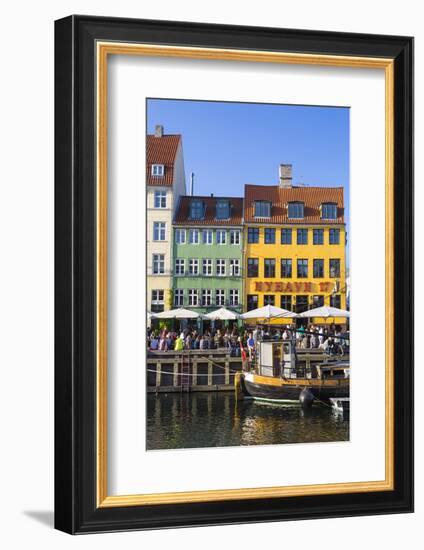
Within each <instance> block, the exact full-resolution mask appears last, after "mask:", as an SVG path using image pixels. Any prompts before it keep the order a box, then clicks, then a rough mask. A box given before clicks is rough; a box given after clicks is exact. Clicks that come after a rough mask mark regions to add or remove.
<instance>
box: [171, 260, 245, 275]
mask: <svg viewBox="0 0 424 550" xmlns="http://www.w3.org/2000/svg"><path fill="white" fill-rule="evenodd" d="M227 261H228V263H229V271H228V275H229V276H230V277H240V273H241V271H240V260H238V259H230V260H225V259H224V258H220V259H216V260H215V275H217V276H218V277H224V276H225V275H227ZM187 263H188V270H187V271H186V260H185V258H176V260H175V270H174V273H175V275H177V276H182V275H200V274H201V275H205V276H209V277H211V276H212V275H213V274H214V273H213V260H212V259H210V258H203V259H202V260H199V259H197V258H190V259H189V260H188V261H187ZM200 266H201V267H202V271H201V272H200Z"/></svg>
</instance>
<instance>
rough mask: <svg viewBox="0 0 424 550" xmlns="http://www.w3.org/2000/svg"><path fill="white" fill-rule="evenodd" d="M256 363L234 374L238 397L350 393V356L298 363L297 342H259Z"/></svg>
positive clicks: (307, 400)
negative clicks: (250, 367)
mask: <svg viewBox="0 0 424 550" xmlns="http://www.w3.org/2000/svg"><path fill="white" fill-rule="evenodd" d="M257 347H258V356H257V357H258V358H257V363H256V366H255V368H254V369H253V370H251V371H250V372H242V373H238V374H237V375H236V377H235V387H236V392H237V395H238V396H239V397H243V398H253V399H256V400H262V401H268V402H274V403H299V402H300V404H301V405H303V406H309V405H311V404H312V403H313V402H314V401H318V402H320V401H321V402H326V403H329V402H330V399H332V398H345V397H349V375H350V367H349V361H348V360H337V359H333V360H331V359H329V360H327V361H325V362H323V363H321V364H318V365H314V366H312V367H309V368H307V367H299V365H298V361H297V356H296V348H295V344H294V342H287V341H286V342H274V341H265V342H258V344H257Z"/></svg>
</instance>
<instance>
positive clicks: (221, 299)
mask: <svg viewBox="0 0 424 550" xmlns="http://www.w3.org/2000/svg"><path fill="white" fill-rule="evenodd" d="M218 293H219V295H218ZM215 305H216V306H221V307H222V306H225V289H223V288H216V289H215Z"/></svg>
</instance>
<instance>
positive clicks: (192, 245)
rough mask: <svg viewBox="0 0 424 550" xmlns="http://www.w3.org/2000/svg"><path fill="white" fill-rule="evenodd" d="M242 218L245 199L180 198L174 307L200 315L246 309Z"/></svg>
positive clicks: (175, 254) (176, 222)
mask: <svg viewBox="0 0 424 550" xmlns="http://www.w3.org/2000/svg"><path fill="white" fill-rule="evenodd" d="M242 220H243V199H241V198H234V197H213V196H211V197H198V196H185V197H181V198H180V203H179V206H178V209H177V212H176V216H175V219H174V245H173V259H174V265H173V306H174V307H186V308H189V309H193V310H194V311H197V312H199V313H208V312H210V311H213V310H215V309H218V308H220V307H226V308H228V309H230V310H233V311H236V312H242V311H243V310H244V304H243V256H242V251H243V226H242Z"/></svg>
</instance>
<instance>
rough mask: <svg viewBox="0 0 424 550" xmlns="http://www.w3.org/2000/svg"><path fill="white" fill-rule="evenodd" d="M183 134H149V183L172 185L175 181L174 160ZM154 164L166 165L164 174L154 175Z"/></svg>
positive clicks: (147, 157)
mask: <svg viewBox="0 0 424 550" xmlns="http://www.w3.org/2000/svg"><path fill="white" fill-rule="evenodd" d="M180 141H181V136H180V135H178V134H175V135H171V134H170V135H164V136H162V137H155V136H154V135H148V136H147V140H146V182H147V185H172V183H173V181H174V162H175V156H176V154H177V150H178V145H179V143H180ZM152 164H163V165H164V166H165V175H164V176H160V177H159V176H152Z"/></svg>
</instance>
